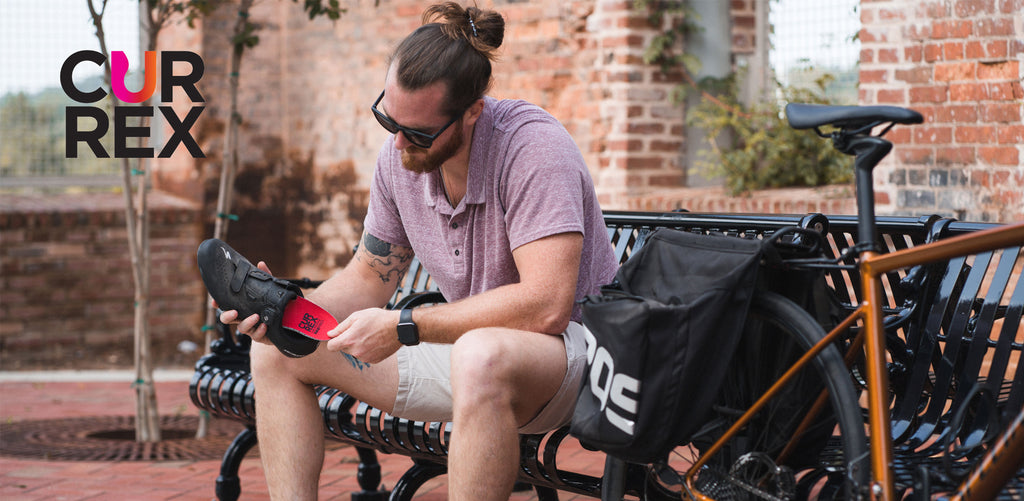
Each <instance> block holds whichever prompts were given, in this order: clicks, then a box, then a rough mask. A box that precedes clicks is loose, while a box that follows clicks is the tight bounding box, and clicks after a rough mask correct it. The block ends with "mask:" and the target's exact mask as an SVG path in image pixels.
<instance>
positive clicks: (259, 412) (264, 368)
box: [252, 343, 324, 500]
mask: <svg viewBox="0 0 1024 501" xmlns="http://www.w3.org/2000/svg"><path fill="white" fill-rule="evenodd" d="M261 350H276V348H274V347H269V346H266V345H262V344H258V343H253V346H252V352H253V354H254V355H256V352H257V351H261ZM262 355H263V356H259V355H256V356H253V357H252V360H253V368H252V369H253V370H252V376H253V384H254V385H255V387H256V433H257V436H258V437H259V444H260V458H261V459H262V461H263V470H264V472H265V473H266V477H267V487H268V488H269V490H270V498H271V499H294V500H304V499H309V500H312V499H316V497H317V487H318V484H319V479H320V470H321V468H322V467H323V461H324V431H323V425H322V424H321V422H322V420H321V419H320V408H319V406H318V405H317V400H316V395H315V394H314V393H313V391H312V390H311V389H310V387H309V385H307V384H304V383H301V382H299V381H298V380H297V379H294V378H293V377H288V375H286V374H281V372H283V371H281V370H280V369H281V366H280V365H277V364H273V363H271V361H272V360H274V359H276V358H277V355H276V354H273V353H271V354H262ZM268 355H269V356H268ZM257 361H262V363H259V362H257ZM257 363H259V365H257ZM284 430H287V432H283V431H284Z"/></svg>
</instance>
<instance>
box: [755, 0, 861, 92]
mask: <svg viewBox="0 0 1024 501" xmlns="http://www.w3.org/2000/svg"><path fill="white" fill-rule="evenodd" d="M769 20H770V23H771V27H772V34H771V43H772V46H771V51H770V55H769V61H770V62H771V66H772V69H773V71H774V73H775V78H776V79H777V80H778V81H779V83H780V84H782V85H789V86H798V87H812V86H814V85H816V84H815V82H816V81H817V80H818V79H820V78H821V77H822V76H823V75H831V76H832V77H833V78H834V80H833V81H832V82H831V83H830V84H829V85H828V86H827V88H826V89H825V95H826V96H828V97H829V98H831V99H832V100H833V101H834V102H837V103H840V104H856V102H857V82H858V75H857V66H858V61H859V60H860V41H859V40H858V39H857V33H858V32H859V31H860V0H829V1H827V2H822V1H820V0H770V3H769Z"/></svg>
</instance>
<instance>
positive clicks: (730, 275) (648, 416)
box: [571, 228, 762, 463]
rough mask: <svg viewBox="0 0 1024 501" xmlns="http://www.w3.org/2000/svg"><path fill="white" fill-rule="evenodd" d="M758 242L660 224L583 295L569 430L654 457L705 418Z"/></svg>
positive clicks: (609, 449) (606, 447)
mask: <svg viewBox="0 0 1024 501" xmlns="http://www.w3.org/2000/svg"><path fill="white" fill-rule="evenodd" d="M761 251H762V242H761V241H760V240H755V239H745V238H734V237H726V236H722V235H702V234H695V233H688V232H684V231H679V230H672V229H667V228H661V229H658V230H655V231H654V232H652V233H651V234H650V236H649V237H648V240H647V242H646V244H645V245H644V246H643V247H642V248H641V249H640V250H638V251H636V253H634V254H633V255H632V256H631V257H630V259H629V260H628V261H627V262H626V263H625V264H623V265H622V267H621V268H620V269H619V271H618V273H617V274H616V280H615V282H614V283H613V284H611V285H609V286H606V287H604V288H603V289H602V291H601V294H600V295H592V296H587V297H586V298H585V299H584V300H583V306H582V308H583V324H584V326H585V327H586V328H587V360H588V369H587V371H586V373H585V375H584V379H583V384H582V385H581V388H580V393H579V396H578V398H577V402H576V410H575V413H574V415H573V419H572V425H571V432H572V434H573V435H574V436H576V437H577V438H578V439H579V440H580V442H581V443H583V444H584V445H585V446H587V447H591V448H596V449H599V450H602V451H604V452H606V453H608V454H610V455H612V456H615V457H618V458H620V459H623V460H626V461H631V462H637V463H648V462H652V461H655V460H657V459H659V458H663V457H664V456H665V454H667V453H668V451H670V450H671V449H672V448H673V447H675V446H676V445H679V444H683V443H686V442H687V441H688V439H689V437H690V435H691V434H692V433H693V432H694V431H696V430H697V429H698V428H699V427H700V426H701V425H702V424H703V423H704V422H705V421H706V420H707V414H708V411H709V410H710V408H711V405H712V403H713V402H714V400H715V396H716V394H717V393H718V390H719V387H720V386H721V384H722V381H723V380H724V377H725V374H726V370H727V367H728V364H729V360H730V359H731V358H732V353H733V352H734V350H735V349H736V346H737V344H738V342H739V338H740V335H741V331H742V329H743V321H744V318H745V317H746V312H747V309H748V308H749V305H750V300H751V297H752V296H753V292H754V286H755V281H756V277H757V275H758V264H759V261H760V258H761Z"/></svg>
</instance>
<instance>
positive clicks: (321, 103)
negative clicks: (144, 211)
mask: <svg viewBox="0 0 1024 501" xmlns="http://www.w3.org/2000/svg"><path fill="white" fill-rule="evenodd" d="M374 4H375V2H353V3H350V4H347V5H346V7H347V8H348V12H346V13H345V14H344V15H343V16H342V18H341V19H340V20H339V21H337V22H334V23H332V22H330V21H327V20H323V19H318V20H315V21H312V22H311V21H309V19H308V17H307V16H306V14H305V13H304V12H303V11H302V9H301V6H300V5H296V4H295V3H293V2H258V3H257V5H256V6H255V7H254V9H253V11H252V12H251V14H250V19H252V20H253V21H254V22H256V23H257V24H258V25H259V26H260V30H259V32H258V34H259V37H260V42H259V45H257V46H256V47H255V48H254V49H252V50H248V51H246V53H245V56H244V58H243V62H242V68H241V71H240V76H241V86H240V98H239V102H240V103H241V105H242V109H241V113H242V117H243V120H244V123H243V126H242V132H241V134H242V135H241V138H240V139H241V145H240V148H239V151H240V173H239V176H238V179H237V182H236V183H235V193H236V194H235V198H234V200H235V201H234V208H233V210H232V212H234V213H236V214H237V215H239V216H240V220H239V221H238V222H233V223H231V229H230V232H229V235H230V240H231V242H232V244H233V245H235V246H236V248H238V249H239V250H240V251H241V252H243V253H246V254H251V255H258V256H261V257H262V258H265V259H267V260H268V262H270V264H271V268H272V269H274V270H275V271H276V272H278V273H280V274H289V275H311V276H317V275H323V274H326V273H328V272H329V270H331V269H332V268H334V267H336V266H338V265H340V264H344V262H346V261H347V259H348V256H349V255H350V253H351V249H352V247H353V246H354V245H355V244H356V242H357V241H358V237H359V232H360V223H361V221H362V216H363V214H364V213H365V195H366V190H367V189H368V187H369V179H370V176H371V173H372V170H373V167H374V164H375V158H376V155H377V151H378V149H379V147H380V145H381V144H382V142H383V141H384V139H385V138H386V137H387V132H385V131H384V130H383V129H381V128H379V127H377V126H376V124H375V122H374V120H373V117H372V115H371V114H370V111H369V104H370V103H372V102H373V99H374V98H376V96H377V94H378V93H379V91H380V88H381V86H382V85H383V80H384V74H385V70H386V68H385V60H386V57H387V55H388V54H389V53H390V51H391V50H392V48H393V46H394V45H395V44H396V43H397V42H398V41H399V40H400V39H401V38H402V37H404V36H405V35H406V34H408V33H409V32H411V31H412V30H413V29H415V27H417V26H419V24H420V15H421V13H422V10H423V7H424V5H425V4H424V3H423V2H421V1H412V0H391V1H385V2H380V4H379V6H375V5H374ZM480 5H481V6H484V7H493V8H496V9H498V10H499V11H500V12H501V13H502V14H503V15H504V16H505V18H506V22H507V25H506V37H505V42H504V44H503V45H502V48H501V54H500V60H499V61H498V63H497V64H496V66H495V79H494V87H493V88H492V92H491V94H492V95H494V96H495V97H498V98H522V99H526V100H528V101H531V102H534V103H536V104H538V105H540V106H542V107H544V108H546V109H547V110H549V111H550V112H551V113H552V114H553V115H554V116H556V117H557V118H558V119H559V120H560V121H561V122H562V123H563V124H564V125H565V126H566V128H567V129H568V131H569V132H570V133H571V134H572V136H573V137H574V138H575V140H576V142H577V144H578V145H579V146H580V149H581V151H582V152H583V155H584V158H585V160H586V162H587V165H588V166H589V167H590V170H591V174H592V176H593V177H594V179H595V180H596V183H597V188H598V191H599V195H600V197H601V201H602V203H603V204H604V206H605V207H608V208H625V207H627V206H628V205H629V204H630V199H631V198H635V197H637V196H641V195H643V194H645V193H648V192H650V191H652V190H659V189H662V188H666V187H675V186H679V185H680V182H681V181H682V179H683V166H682V165H681V163H682V157H681V153H682V151H683V148H684V147H685V145H684V140H683V132H682V131H683V110H682V108H680V107H678V106H676V105H674V104H672V103H671V100H670V97H669V96H670V91H671V89H672V87H673V86H674V85H675V84H676V83H677V82H678V81H679V78H680V75H670V76H667V77H666V76H665V75H663V74H662V73H661V71H660V70H659V69H658V68H655V67H652V66H649V65H646V64H644V63H643V62H642V54H643V51H644V49H645V47H646V46H647V44H648V42H649V41H650V39H651V38H652V37H653V36H654V35H655V34H656V33H657V30H655V29H654V28H652V27H651V26H650V25H649V24H648V22H647V19H646V15H645V14H644V13H640V12H637V11H635V10H634V9H633V6H632V5H633V2H632V1H630V0H572V1H565V0H519V1H493V2H480ZM753 5H754V0H736V1H734V2H732V3H731V6H732V9H733V13H734V17H735V18H736V20H737V21H736V22H735V23H734V27H733V33H732V40H733V50H734V52H736V53H749V52H750V51H751V50H752V47H753V44H754V38H753V12H754V7H753ZM236 11H237V9H235V8H234V7H230V6H229V7H225V8H223V9H221V10H219V11H217V12H216V13H214V15H212V16H210V17H208V18H205V19H203V20H202V21H200V23H199V29H198V30H197V31H190V30H188V29H187V28H185V27H184V25H180V26H177V27H174V28H172V29H171V30H169V31H168V32H165V33H164V34H162V35H161V43H162V45H163V46H165V47H172V48H185V47H187V48H189V50H194V51H197V52H199V53H200V54H201V55H202V57H203V58H204V61H205V63H206V74H205V76H204V78H203V80H202V81H201V82H200V89H201V90H202V92H203V94H204V96H205V97H206V98H207V103H206V104H207V109H206V111H205V112H204V116H203V119H202V121H201V124H200V125H199V126H198V127H197V129H198V134H197V135H198V136H199V141H200V144H201V145H202V146H203V150H204V151H205V152H206V154H207V155H208V157H209V158H208V159H206V160H202V161H198V162H194V163H192V164H191V165H189V163H188V162H184V161H182V160H181V159H173V160H172V161H170V162H163V163H162V164H161V165H160V168H159V169H158V171H157V173H156V175H155V179H156V182H157V185H158V186H159V187H161V188H162V189H167V190H169V191H172V192H175V193H179V194H181V195H182V196H185V197H187V198H189V199H192V200H194V201H196V202H197V203H200V204H203V205H204V207H206V208H205V209H204V218H206V219H207V221H206V225H207V228H210V227H212V221H209V218H210V217H211V215H212V214H213V213H214V211H213V210H212V209H210V207H212V206H213V204H214V202H215V200H216V192H217V179H218V176H219V172H220V165H221V158H222V150H223V138H224V129H225V123H226V120H225V117H226V114H227V109H226V108H227V99H226V98H227V74H228V69H227V65H228V60H227V54H228V36H227V33H229V32H230V30H231V28H232V26H233V23H234V22H235V17H236V16H237V12H236ZM669 22H670V21H669ZM196 33H198V35H196ZM271 242H272V243H273V244H272V245H268V244H269V243H271ZM281 242H286V245H280V244H281Z"/></svg>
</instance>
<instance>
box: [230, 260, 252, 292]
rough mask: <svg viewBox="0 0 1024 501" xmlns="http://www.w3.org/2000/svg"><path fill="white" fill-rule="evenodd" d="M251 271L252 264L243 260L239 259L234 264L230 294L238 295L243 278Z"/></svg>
mask: <svg viewBox="0 0 1024 501" xmlns="http://www.w3.org/2000/svg"><path fill="white" fill-rule="evenodd" d="M251 269H252V263H250V262H249V261H246V260H244V259H239V260H237V261H236V262H235V274H234V275H232V276H231V292H234V293H235V294H238V292H239V291H241V290H242V284H244V283H245V277H247V276H249V270H251Z"/></svg>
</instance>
